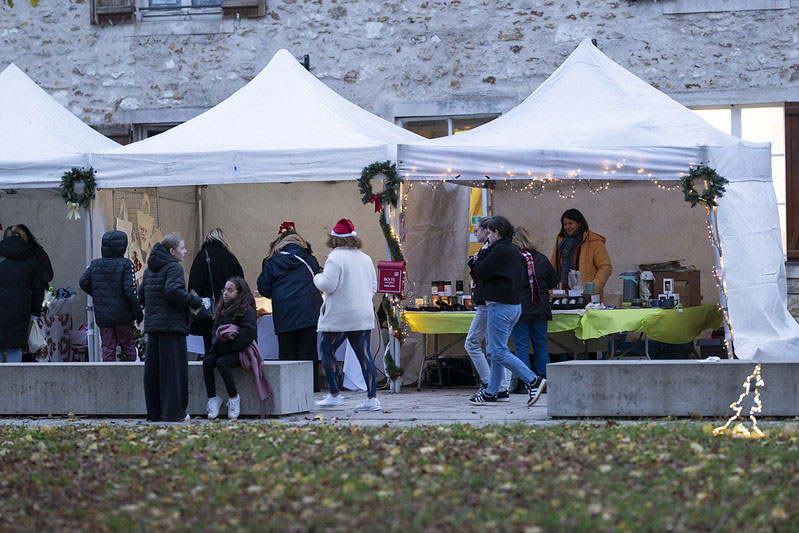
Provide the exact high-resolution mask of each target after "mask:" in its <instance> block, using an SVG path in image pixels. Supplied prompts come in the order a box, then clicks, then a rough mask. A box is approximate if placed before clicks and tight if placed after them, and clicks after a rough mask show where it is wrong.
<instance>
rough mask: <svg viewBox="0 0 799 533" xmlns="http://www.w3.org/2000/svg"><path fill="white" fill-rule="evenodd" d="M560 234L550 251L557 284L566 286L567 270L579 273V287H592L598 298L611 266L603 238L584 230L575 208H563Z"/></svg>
mask: <svg viewBox="0 0 799 533" xmlns="http://www.w3.org/2000/svg"><path fill="white" fill-rule="evenodd" d="M560 227H561V229H560V233H559V234H558V238H557V243H556V244H555V248H554V250H552V257H551V258H550V260H549V261H550V263H552V266H553V268H554V269H555V272H556V273H557V274H558V282H559V284H560V283H561V282H562V283H563V286H564V287H567V286H568V280H569V271H570V270H579V271H580V272H581V273H582V275H583V286H585V284H586V283H593V284H594V291H593V293H592V294H599V295H600V297H601V296H602V289H604V287H605V284H606V283H607V282H608V278H609V277H610V273H611V271H612V270H613V267H612V265H611V263H610V255H608V250H607V248H605V237H603V236H602V235H600V234H598V233H594V232H593V231H590V230H589V229H588V222H587V221H586V220H585V217H584V216H583V214H582V213H581V212H580V211H578V210H577V209H567V210H566V211H565V212H564V213H563V214H562V215H561V217H560Z"/></svg>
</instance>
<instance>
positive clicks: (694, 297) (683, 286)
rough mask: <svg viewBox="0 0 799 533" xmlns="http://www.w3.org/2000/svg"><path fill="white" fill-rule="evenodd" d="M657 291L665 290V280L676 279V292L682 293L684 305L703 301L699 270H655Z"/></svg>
mask: <svg viewBox="0 0 799 533" xmlns="http://www.w3.org/2000/svg"><path fill="white" fill-rule="evenodd" d="M652 274H654V275H655V293H656V294H660V293H662V292H663V280H664V279H673V280H674V292H676V293H677V294H679V295H680V303H681V304H682V306H683V307H694V306H697V305H700V304H701V303H702V290H701V287H700V285H699V270H653V271H652Z"/></svg>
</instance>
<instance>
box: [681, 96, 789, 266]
mask: <svg viewBox="0 0 799 533" xmlns="http://www.w3.org/2000/svg"><path fill="white" fill-rule="evenodd" d="M693 111H694V112H695V113H696V114H697V115H699V116H700V117H702V118H703V119H705V121H707V122H708V123H709V124H710V125H711V126H713V127H714V128H717V129H720V130H721V131H723V132H725V133H728V134H730V135H734V136H736V137H740V138H741V139H743V140H745V141H751V142H770V143H771V179H772V183H773V184H774V192H775V193H776V195H777V209H778V211H779V217H780V230H781V232H782V249H783V252H785V253H787V251H788V244H787V218H786V214H787V207H786V204H787V202H786V198H787V195H786V190H785V109H784V106H783V105H782V104H767V105H752V106H737V105H735V106H725V107H716V108H704V109H694V110H693Z"/></svg>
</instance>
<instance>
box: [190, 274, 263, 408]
mask: <svg viewBox="0 0 799 533" xmlns="http://www.w3.org/2000/svg"><path fill="white" fill-rule="evenodd" d="M228 325H234V326H236V327H238V328H239V332H238V334H237V335H236V336H234V337H232V338H227V337H226V336H224V335H220V332H219V329H220V327H221V326H228ZM213 335H214V338H213V340H212V342H211V353H209V354H206V356H205V358H204V359H203V377H204V378H205V391H206V392H207V393H208V403H207V405H206V410H207V413H208V419H209V420H215V419H216V418H217V417H218V416H219V408H220V407H222V403H223V402H222V398H221V397H219V396H217V394H216V379H215V376H214V369H216V370H217V372H219V375H220V376H221V377H222V381H223V382H224V383H225V389H226V392H227V394H228V413H227V416H228V419H229V420H236V419H238V417H239V413H240V412H241V396H239V393H238V390H237V389H236V381H235V379H234V378H233V368H234V367H237V366H241V361H240V358H239V353H240V352H242V351H244V350H245V349H246V348H247V347H248V346H249V345H250V343H251V342H253V341H254V340H255V339H256V338H257V336H258V326H257V316H256V313H255V299H254V298H253V296H252V291H251V290H250V287H249V286H248V285H247V282H246V281H244V279H243V278H238V277H237V278H230V279H229V280H228V281H227V283H225V287H224V289H223V290H222V302H221V305H217V307H216V310H215V311H214V325H213Z"/></svg>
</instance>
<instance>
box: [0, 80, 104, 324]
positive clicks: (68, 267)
mask: <svg viewBox="0 0 799 533" xmlns="http://www.w3.org/2000/svg"><path fill="white" fill-rule="evenodd" d="M0 125H1V126H0V145H2V147H3V149H2V151H0V189H3V190H6V191H8V190H12V189H14V190H16V189H20V190H24V192H19V191H18V192H17V194H15V195H11V196H5V197H3V198H2V202H0V211H2V213H0V214H1V215H2V216H1V217H0V222H2V223H4V224H6V225H8V224H12V223H22V222H24V223H26V224H27V225H28V226H29V227H30V228H31V230H32V231H33V232H34V234H35V235H36V237H37V239H38V240H39V242H40V243H41V244H42V245H43V246H44V247H45V249H46V250H47V251H48V253H49V255H50V258H51V262H52V263H53V266H54V270H55V278H54V279H53V283H54V284H55V286H61V287H65V286H73V287H77V281H78V278H79V277H80V275H81V273H82V272H83V269H84V268H86V264H87V263H88V262H89V261H90V260H91V242H92V235H91V219H90V217H88V216H87V217H85V218H84V220H83V224H81V223H80V222H78V221H76V222H72V223H66V224H64V223H53V222H54V220H53V218H52V217H42V215H43V214H45V213H49V214H50V215H52V214H53V213H58V212H63V216H66V213H67V209H66V207H65V206H64V202H63V200H62V199H61V197H60V196H59V195H58V194H57V191H55V190H54V189H55V188H56V187H58V186H59V185H60V184H61V175H62V174H63V173H64V172H66V171H67V170H69V169H70V168H72V167H85V166H87V163H88V153H89V152H91V151H95V150H107V149H112V148H114V147H116V146H119V145H118V144H117V143H116V142H114V141H112V140H111V139H109V138H107V137H105V136H104V135H102V134H101V133H99V132H97V131H95V130H93V129H92V128H90V127H89V126H87V125H86V124H84V123H83V122H82V121H81V120H80V119H79V118H78V117H76V116H75V115H73V114H72V113H70V112H69V111H68V110H67V109H65V108H64V107H63V106H62V105H61V104H59V103H58V102H57V101H56V100H55V99H54V98H53V97H51V96H50V95H49V94H47V93H46V92H45V91H44V90H43V89H42V88H41V87H39V86H38V85H36V83H35V82H33V80H31V79H30V78H29V77H28V76H26V75H25V73H24V72H22V71H21V70H20V69H19V68H18V67H17V66H16V65H14V64H11V65H9V66H8V67H6V68H5V69H4V70H3V72H2V73H0ZM37 189H38V190H37ZM42 189H44V190H42ZM55 220H58V219H57V218H56V219H55ZM76 247H82V248H84V249H85V250H86V252H85V255H84V254H75V248H76ZM76 300H77V301H76V304H75V305H74V306H73V310H75V309H80V310H82V309H83V307H84V302H85V301H86V300H85V298H84V295H83V293H82V292H78V294H77V295H76ZM78 323H80V322H78Z"/></svg>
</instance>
